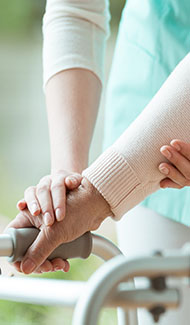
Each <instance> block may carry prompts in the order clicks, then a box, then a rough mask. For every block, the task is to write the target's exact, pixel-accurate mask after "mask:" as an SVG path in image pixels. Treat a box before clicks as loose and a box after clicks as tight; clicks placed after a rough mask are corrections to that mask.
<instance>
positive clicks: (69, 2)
mask: <svg viewBox="0 0 190 325" xmlns="http://www.w3.org/2000/svg"><path fill="white" fill-rule="evenodd" d="M108 5H109V4H108V1H107V0H47V4H46V12H45V15H44V19H43V37H44V43H43V67H44V69H43V71H44V85H45V84H46V83H47V81H48V80H49V79H50V78H51V77H52V76H53V75H55V74H56V73H58V72H60V71H63V70H66V69H71V68H84V69H88V70H90V71H92V72H94V73H95V74H96V75H97V76H98V77H99V79H100V80H101V81H102V80H103V73H104V53H105V44H106V38H107V37H108V35H109V19H110V15H109V6H108Z"/></svg>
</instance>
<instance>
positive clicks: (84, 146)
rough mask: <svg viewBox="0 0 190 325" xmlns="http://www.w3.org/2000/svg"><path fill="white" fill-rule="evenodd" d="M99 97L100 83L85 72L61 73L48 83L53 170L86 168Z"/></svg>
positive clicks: (74, 70) (67, 71)
mask: <svg viewBox="0 0 190 325" xmlns="http://www.w3.org/2000/svg"><path fill="white" fill-rule="evenodd" d="M100 94H101V82H100V80H99V79H98V78H97V77H96V76H95V74H94V73H92V72H91V71H88V70H85V69H70V70H65V71H62V72H60V73H58V74H56V75H55V76H53V77H52V78H51V79H50V80H49V82H48V83H47V86H46V103H47V111H48V123H49V133H50V146H51V166H52V171H57V170H62V169H66V170H70V171H76V172H79V173H80V172H81V171H82V170H83V169H84V168H86V166H87V163H88V152H89V146H90V142H91V138H92V134H93V129H94V125H95V121H96V115H97V111H98V107H99V101H100Z"/></svg>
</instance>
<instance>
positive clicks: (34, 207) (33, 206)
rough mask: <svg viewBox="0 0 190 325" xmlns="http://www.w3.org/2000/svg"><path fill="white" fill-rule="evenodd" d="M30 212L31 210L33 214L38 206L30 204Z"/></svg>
mask: <svg viewBox="0 0 190 325" xmlns="http://www.w3.org/2000/svg"><path fill="white" fill-rule="evenodd" d="M31 210H32V213H35V212H36V211H38V210H39V208H38V206H37V204H36V203H33V204H32V207H31Z"/></svg>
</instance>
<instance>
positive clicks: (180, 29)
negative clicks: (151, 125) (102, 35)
mask: <svg viewBox="0 0 190 325" xmlns="http://www.w3.org/2000/svg"><path fill="white" fill-rule="evenodd" d="M189 51H190V0H129V1H128V2H127V4H126V6H125V8H124V10H123V13H122V18H121V22H120V27H119V33H118V38H117V43H116V49H115V54H114V58H113V63H112V69H111V73H110V78H109V82H108V88H107V100H106V113H105V114H106V116H105V123H106V124H105V139H104V140H105V141H104V149H106V148H107V147H108V146H110V145H111V144H112V143H113V142H114V141H115V140H116V139H117V138H118V137H119V136H120V135H121V133H122V132H123V131H124V130H125V129H126V128H127V127H128V126H129V125H130V124H131V122H132V121H133V120H134V119H135V118H136V117H137V116H138V115H139V113H140V112H141V111H142V110H143V108H144V107H145V106H146V104H147V103H148V102H149V101H150V100H151V98H152V97H153V96H154V94H155V93H156V92H157V91H158V89H159V88H160V86H161V85H162V84H163V82H164V81H165V80H166V78H167V77H168V75H169V74H170V72H171V71H172V70H173V69H174V68H175V66H176V65H177V64H178V62H179V61H180V60H182V59H183V58H184V56H185V55H186V54H187V53H188V52H189ZM142 204H143V205H144V206H146V207H149V208H151V209H153V210H155V211H156V212H158V213H160V214H161V215H164V216H166V217H169V218H172V219H174V220H176V221H178V222H181V223H183V224H186V225H190V188H184V189H182V190H175V189H166V190H159V191H158V192H156V193H154V194H152V195H151V196H149V197H148V198H147V199H146V200H145V201H144V202H142Z"/></svg>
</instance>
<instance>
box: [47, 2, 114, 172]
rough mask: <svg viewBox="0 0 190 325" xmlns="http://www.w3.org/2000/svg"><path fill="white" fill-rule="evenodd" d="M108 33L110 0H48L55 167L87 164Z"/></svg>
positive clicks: (50, 111) (78, 167) (75, 167)
mask: <svg viewBox="0 0 190 325" xmlns="http://www.w3.org/2000/svg"><path fill="white" fill-rule="evenodd" d="M108 31H109V12H108V1H107V0H93V1H91V0H86V1H80V0H78V1H68V0H47V5H46V12H45V15H44V19H43V38H44V42H43V72H44V73H43V74H44V88H45V91H46V101H47V109H48V120H49V129H50V143H51V161H52V169H53V170H60V169H67V170H68V169H69V170H73V171H78V172H81V171H82V169H84V168H85V167H86V166H87V161H88V150H89V145H90V141H91V137H92V132H93V128H94V124H95V120H96V115H97V109H98V105H99V99H100V92H101V83H102V80H103V70H104V69H103V65H104V52H105V43H106V38H107V36H108Z"/></svg>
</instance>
